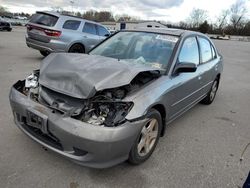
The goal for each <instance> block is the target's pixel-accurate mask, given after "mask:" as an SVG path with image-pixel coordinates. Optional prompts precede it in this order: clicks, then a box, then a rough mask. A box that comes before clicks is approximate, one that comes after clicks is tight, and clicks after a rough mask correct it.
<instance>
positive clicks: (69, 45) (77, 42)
mask: <svg viewBox="0 0 250 188" xmlns="http://www.w3.org/2000/svg"><path fill="white" fill-rule="evenodd" d="M76 44H79V45H81V46H82V47H83V49H84V52H85V53H86V48H85V45H84V44H83V43H81V42H74V43H72V44H70V45H69V48H68V52H69V50H70V48H71V47H72V46H74V45H76Z"/></svg>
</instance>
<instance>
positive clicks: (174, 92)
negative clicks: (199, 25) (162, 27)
mask: <svg viewBox="0 0 250 188" xmlns="http://www.w3.org/2000/svg"><path fill="white" fill-rule="evenodd" d="M177 59H178V60H177V62H176V64H177V63H194V64H196V65H197V70H196V71H195V72H187V73H185V72H183V73H178V74H175V73H174V72H173V73H172V78H171V80H172V83H173V85H172V88H171V91H170V93H169V97H168V99H167V100H168V105H169V119H170V120H171V119H174V118H176V117H178V116H179V115H180V114H182V113H183V112H185V111H186V110H188V109H189V108H190V107H192V106H193V105H194V104H196V103H197V102H198V101H199V100H200V99H201V98H202V93H201V88H200V80H201V75H200V73H201V72H200V66H199V64H200V53H199V46H198V42H197V38H196V36H190V37H188V38H186V39H184V41H183V43H182V46H181V49H180V53H179V54H178V58H177Z"/></svg>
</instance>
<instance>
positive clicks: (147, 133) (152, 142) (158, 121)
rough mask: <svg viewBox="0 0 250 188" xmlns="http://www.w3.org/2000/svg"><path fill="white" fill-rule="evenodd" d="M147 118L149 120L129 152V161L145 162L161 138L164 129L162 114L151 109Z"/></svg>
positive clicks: (135, 163)
mask: <svg viewBox="0 0 250 188" xmlns="http://www.w3.org/2000/svg"><path fill="white" fill-rule="evenodd" d="M146 118H148V119H149V121H147V123H145V125H144V126H143V128H142V130H141V132H140V134H139V136H138V138H137V139H136V141H135V143H134V145H133V146H132V149H131V151H130V153H129V158H128V161H129V163H131V164H134V165H138V164H141V163H143V162H144V161H146V160H147V159H148V158H149V157H150V156H151V155H152V153H153V151H154V149H155V147H156V145H157V143H158V140H159V138H160V134H161V130H162V118H161V114H160V113H159V112H158V111H157V110H155V109H151V110H150V111H149V112H148V114H147V115H146Z"/></svg>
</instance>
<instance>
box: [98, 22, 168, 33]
mask: <svg viewBox="0 0 250 188" xmlns="http://www.w3.org/2000/svg"><path fill="white" fill-rule="evenodd" d="M101 24H102V25H104V26H105V27H106V28H108V29H109V30H115V31H117V30H122V29H136V28H140V27H150V28H151V27H152V28H167V26H166V25H164V24H162V23H160V22H157V21H120V22H101Z"/></svg>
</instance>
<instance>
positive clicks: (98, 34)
mask: <svg viewBox="0 0 250 188" xmlns="http://www.w3.org/2000/svg"><path fill="white" fill-rule="evenodd" d="M109 35H110V33H109V31H108V30H107V29H106V28H105V27H104V26H102V25H100V24H98V23H96V22H92V21H88V20H84V19H82V18H78V17H74V16H68V15H67V16H66V15H61V14H59V13H52V12H37V13H36V14H35V15H33V16H32V17H31V19H30V21H29V22H28V24H27V34H26V44H27V46H28V47H30V48H34V49H36V50H39V51H40V53H41V54H42V55H44V56H47V55H48V54H49V53H50V52H73V53H86V52H88V51H89V50H90V49H91V48H93V47H94V46H95V45H97V44H98V43H99V42H101V41H102V40H103V39H105V38H106V37H107V36H109Z"/></svg>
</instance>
